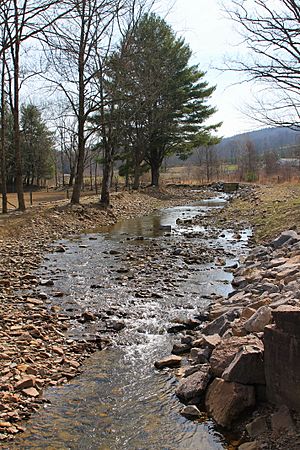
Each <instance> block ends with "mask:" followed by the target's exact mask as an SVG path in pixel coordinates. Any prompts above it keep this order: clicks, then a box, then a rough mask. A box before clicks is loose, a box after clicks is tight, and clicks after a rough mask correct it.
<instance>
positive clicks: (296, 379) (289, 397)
mask: <svg viewBox="0 0 300 450" xmlns="http://www.w3.org/2000/svg"><path fill="white" fill-rule="evenodd" d="M264 345H265V352H264V365H265V375H266V384H267V398H268V400H269V401H270V402H272V403H275V404H278V405H287V406H288V407H289V408H290V409H293V410H295V411H298V412H300V339H299V338H297V337H295V336H294V335H293V334H289V333H287V332H285V331H282V330H280V329H278V328H276V325H268V326H267V327H266V328H265V331H264Z"/></svg>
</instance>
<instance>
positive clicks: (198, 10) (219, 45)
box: [156, 0, 262, 136]
mask: <svg viewBox="0 0 300 450" xmlns="http://www.w3.org/2000/svg"><path fill="white" fill-rule="evenodd" d="M158 3H159V6H157V7H156V8H158V12H159V13H160V14H162V15H165V18H166V20H167V22H168V23H169V24H170V25H171V26H172V27H173V29H174V30H176V32H177V33H178V34H179V35H181V36H183V37H184V38H185V40H186V42H188V43H189V45H190V47H191V49H192V51H193V62H195V63H198V64H199V66H200V68H201V69H202V70H204V71H206V72H207V75H206V80H207V81H208V82H209V83H210V84H211V85H217V90H216V92H215V94H214V96H213V100H212V103H213V104H214V105H215V106H216V107H217V109H218V113H217V114H216V115H215V116H214V121H215V122H219V121H223V125H222V128H221V129H220V134H221V135H223V136H232V135H234V134H237V133H242V132H245V131H251V130H253V129H257V128H262V126H261V125H259V124H258V123H255V122H254V121H253V120H252V121H251V120H250V119H249V118H247V116H246V115H245V114H244V113H243V111H247V107H246V105H247V104H249V103H251V99H252V98H253V95H252V91H253V90H254V89H255V88H254V87H253V86H251V85H250V84H249V83H243V84H240V81H241V77H240V75H238V74H236V73H232V72H225V71H222V70H217V69H216V67H218V68H221V67H222V66H224V59H225V58H226V57H227V59H228V58H229V57H230V55H231V56H232V57H233V56H234V55H237V54H238V53H240V52H241V45H240V43H241V38H240V37H239V35H238V33H237V32H236V31H235V29H234V26H233V23H232V22H231V21H230V20H229V19H228V18H226V15H225V13H224V12H223V11H222V9H221V6H220V1H219V0H174V1H172V0H160V1H159V2H158ZM172 5H174V6H173V7H172Z"/></svg>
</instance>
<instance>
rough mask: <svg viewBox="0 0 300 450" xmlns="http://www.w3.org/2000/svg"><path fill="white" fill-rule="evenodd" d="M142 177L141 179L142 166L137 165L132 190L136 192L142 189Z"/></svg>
mask: <svg viewBox="0 0 300 450" xmlns="http://www.w3.org/2000/svg"><path fill="white" fill-rule="evenodd" d="M140 177H141V166H140V164H136V165H135V167H134V173H133V185H132V189H134V190H135V191H137V190H138V188H139V187H140Z"/></svg>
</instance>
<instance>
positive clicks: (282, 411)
mask: <svg viewBox="0 0 300 450" xmlns="http://www.w3.org/2000/svg"><path fill="white" fill-rule="evenodd" d="M271 426H272V431H273V434H274V435H279V434H281V433H282V432H289V433H294V432H295V424H294V421H293V419H292V416H291V414H290V411H289V409H288V408H287V406H285V405H282V406H281V407H280V408H279V410H278V411H276V412H275V413H274V414H272V416H271Z"/></svg>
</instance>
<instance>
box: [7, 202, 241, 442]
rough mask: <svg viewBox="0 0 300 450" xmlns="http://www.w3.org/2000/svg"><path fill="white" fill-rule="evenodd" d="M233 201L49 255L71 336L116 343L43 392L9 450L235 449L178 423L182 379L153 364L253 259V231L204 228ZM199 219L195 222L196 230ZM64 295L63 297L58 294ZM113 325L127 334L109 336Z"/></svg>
mask: <svg viewBox="0 0 300 450" xmlns="http://www.w3.org/2000/svg"><path fill="white" fill-rule="evenodd" d="M225 202H226V197H225V196H224V197H217V198H212V199H210V200H206V201H200V202H198V203H194V204H193V205H188V206H180V207H173V208H167V209H163V210H160V211H156V212H155V213H153V214H151V215H149V216H147V217H142V218H136V219H132V220H126V221H123V222H121V223H118V224H116V225H115V226H113V227H111V228H107V229H104V230H101V233H96V234H95V233H94V234H88V233H87V234H85V235H81V236H78V237H77V238H73V239H72V240H70V241H61V243H62V244H64V245H66V247H67V251H66V252H65V253H62V254H57V253H51V254H49V255H47V257H46V258H45V261H44V264H43V265H42V266H41V268H40V270H39V275H40V276H41V277H46V276H47V277H51V278H52V279H53V280H54V282H55V285H54V287H53V288H43V290H45V289H48V290H47V294H48V296H49V298H50V299H51V305H57V306H59V307H60V308H61V311H62V312H64V313H65V314H68V315H69V316H70V318H71V323H72V326H71V329H70V331H69V338H72V339H83V338H84V339H89V338H91V337H92V336H98V335H99V336H103V335H106V336H108V337H109V339H110V341H111V344H112V345H111V346H109V347H107V348H106V349H105V350H102V351H99V352H97V353H95V354H93V356H92V357H91V358H90V359H88V360H87V361H86V362H85V364H84V370H83V372H82V374H81V375H79V376H78V377H76V378H74V379H73V380H72V381H71V382H70V383H68V384H66V385H63V386H61V387H55V388H50V389H48V390H47V391H46V392H45V398H46V399H47V400H48V401H49V403H46V404H45V405H44V408H42V409H41V410H40V411H39V412H37V413H36V414H35V416H34V417H32V419H31V420H30V421H29V422H28V423H27V424H26V427H27V431H26V432H25V433H23V434H22V436H20V437H19V438H18V439H17V440H16V441H15V443H14V444H13V445H11V446H10V448H15V449H17V448H18V449H24V450H25V449H48V450H50V449H51V450H54V449H56V450H58V449H59V450H60V449H61V450H63V449H74V450H75V449H76V450H77V449H83V450H85V449H91V450H93V449H97V450H106V449H109V450H119V449H126V450H127V449H128V450H129V449H134V450H138V449H145V450H146V449H147V450H150V449H153V450H175V449H176V450H177V449H181V450H198V449H199V450H200V449H201V450H219V449H224V448H227V443H226V441H225V438H224V437H223V436H222V435H221V434H219V433H218V432H217V430H216V429H215V427H214V425H213V423H212V422H211V421H210V420H208V419H206V418H205V416H204V417H203V420H198V421H189V420H187V419H185V418H184V417H182V416H181V415H180V409H181V408H182V405H181V404H180V403H179V401H178V400H177V398H176V396H175V395H174V391H175V386H176V384H177V379H176V376H175V375H174V371H168V370H165V371H157V370H155V369H154V366H153V362H154V361H155V360H157V359H159V358H161V357H164V356H166V355H168V354H170V352H171V349H172V345H173V343H174V341H175V340H176V335H175V336H174V334H170V333H168V332H167V328H168V327H170V326H172V324H173V325H174V323H175V324H176V323H178V322H180V320H181V319H186V318H187V317H191V318H193V317H195V316H199V315H200V314H201V313H203V312H205V310H206V309H207V307H208V306H209V304H210V302H211V301H212V300H213V298H214V296H215V295H227V294H228V293H229V292H230V291H231V290H232V287H231V284H230V282H231V279H232V274H231V272H230V271H228V270H226V267H227V268H228V267H230V266H232V265H233V264H235V263H236V262H237V261H238V260H239V258H240V257H241V255H243V254H246V253H247V241H248V238H249V236H250V230H240V231H239V232H240V236H239V238H238V239H236V238H235V235H234V232H233V230H220V229H216V228H214V227H212V226H210V227H206V226H203V225H202V224H201V217H203V218H204V217H205V215H206V214H207V213H208V212H211V211H215V214H216V215H217V214H218V211H219V210H220V208H222V207H223V206H224V204H225ZM196 216H198V217H200V220H198V221H197V224H196V225H193V224H190V225H188V224H189V221H190V219H193V218H194V217H196ZM178 219H180V220H179V221H178ZM167 225H170V226H171V228H172V231H171V232H169V230H168V228H167V227H166V226H167ZM195 254H196V255H198V256H200V259H198V260H197V258H195ZM217 257H222V258H224V265H225V269H224V266H218V265H216V264H215V260H216V258H217ZM58 289H59V290H60V291H62V292H64V293H65V295H64V296H63V297H62V298H55V297H54V296H52V294H53V292H54V291H55V290H56V291H57V290H58ZM86 310H88V311H90V312H92V313H94V314H95V315H96V316H97V320H96V321H95V322H92V323H80V322H79V321H78V320H77V318H78V316H80V314H81V313H82V311H86ZM109 321H115V322H116V321H117V322H118V321H121V322H122V324H123V325H125V328H124V329H123V330H122V331H120V332H118V333H113V332H110V331H109V328H107V324H109ZM177 340H178V336H177Z"/></svg>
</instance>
